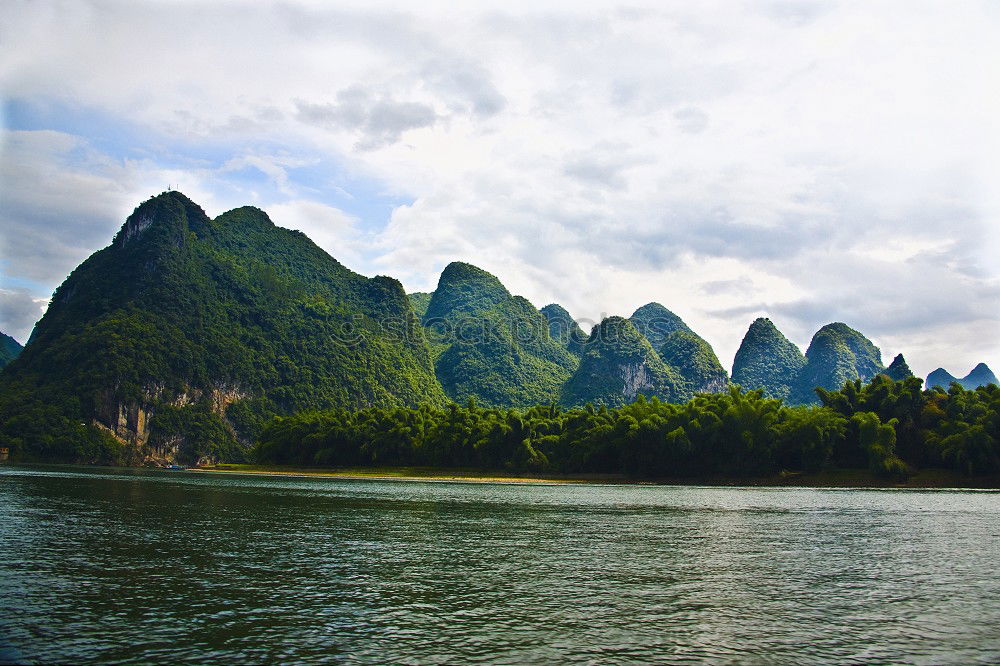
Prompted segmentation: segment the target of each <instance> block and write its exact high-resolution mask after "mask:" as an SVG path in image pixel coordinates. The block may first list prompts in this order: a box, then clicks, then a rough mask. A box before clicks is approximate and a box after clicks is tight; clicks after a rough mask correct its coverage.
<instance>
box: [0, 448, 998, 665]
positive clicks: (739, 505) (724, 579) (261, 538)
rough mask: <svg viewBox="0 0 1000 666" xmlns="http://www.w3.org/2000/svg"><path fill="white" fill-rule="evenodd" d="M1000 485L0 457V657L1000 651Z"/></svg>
mask: <svg viewBox="0 0 1000 666" xmlns="http://www.w3.org/2000/svg"><path fill="white" fill-rule="evenodd" d="M998 563H1000V494H997V493H995V492H986V491H980V492H976V491H947V490H850V489H815V488H809V489H796V488H718V487H692V486H640V485H632V486H629V485H600V484H593V485H591V484H581V485H575V484H574V485H567V484H552V485H533V484H501V483H462V482H408V481H375V480H364V481H354V480H343V479H316V478H294V477H292V478H289V477H269V476H237V475H215V474H203V473H194V472H162V471H148V472H143V471H129V470H108V469H87V468H36V467H30V468H29V467H16V466H4V467H0V605H2V607H3V611H2V613H0V662H32V663H37V662H41V663H52V662H116V663H119V662H120V663H132V662H143V663H148V662H171V663H178V662H181V663H183V662H188V663H195V662H197V663H248V662H249V663H259V662H281V663H319V662H324V663H328V662H349V663H386V662H394V663H457V664H464V663H538V662H550V663H551V662H581V663H636V662H655V663H713V664H716V663H722V664H725V663H739V664H754V663H760V664H784V663H789V664H792V663H794V664H809V663H815V664H829V663H844V664H851V663H858V664H871V663H887V662H892V663H914V664H945V663H953V664H974V663H997V662H1000V576H998V572H997V567H998Z"/></svg>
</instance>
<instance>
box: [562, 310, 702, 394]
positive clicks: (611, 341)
mask: <svg viewBox="0 0 1000 666" xmlns="http://www.w3.org/2000/svg"><path fill="white" fill-rule="evenodd" d="M688 393H689V391H688V388H687V384H686V382H685V381H684V378H683V377H681V376H680V374H678V373H677V371H676V370H674V369H673V368H671V367H669V366H667V365H666V364H665V363H663V361H662V360H660V357H659V356H658V355H657V353H656V352H655V351H654V350H653V347H652V346H651V345H650V344H649V341H648V340H647V339H646V338H645V337H644V336H643V335H641V334H640V333H639V331H638V330H636V328H635V326H634V325H633V324H632V322H630V321H629V320H628V319H624V318H622V317H608V318H607V319H605V320H604V321H602V322H601V325H600V326H595V327H594V330H593V331H592V332H591V334H590V338H589V339H588V340H587V344H586V347H585V351H584V353H583V356H582V357H581V359H580V367H579V368H578V369H577V371H576V372H575V373H574V374H573V376H572V378H570V380H569V381H568V382H567V383H566V385H565V386H564V387H563V392H562V400H561V402H562V404H564V405H567V406H570V407H573V406H579V405H585V404H587V403H593V404H597V405H606V406H608V407H617V406H621V405H627V404H629V403H631V402H633V401H635V399H636V398H637V397H638V396H639V395H644V396H646V397H657V398H660V399H661V400H664V401H667V402H680V401H682V400H684V399H685V398H686V396H687V395H688Z"/></svg>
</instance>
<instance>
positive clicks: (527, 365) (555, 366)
mask: <svg viewBox="0 0 1000 666" xmlns="http://www.w3.org/2000/svg"><path fill="white" fill-rule="evenodd" d="M423 325H424V327H425V330H426V333H427V337H428V339H429V340H430V343H431V345H432V347H433V349H434V353H435V370H436V373H437V378H438V381H440V382H441V386H442V387H443V388H444V391H445V393H446V394H447V395H448V397H450V398H452V399H453V400H456V401H458V402H465V401H466V400H468V399H469V398H475V399H476V400H478V401H479V402H481V403H483V404H486V405H497V406H499V405H506V406H528V405H532V404H539V403H545V402H552V401H555V400H557V399H558V396H559V389H560V387H561V386H562V385H563V383H565V382H566V380H567V379H569V376H570V373H572V372H573V370H575V369H576V367H577V359H576V357H575V356H573V355H572V354H570V353H569V352H568V351H567V350H566V349H565V348H564V347H563V345H562V344H560V342H558V341H556V340H553V339H552V338H551V337H550V336H549V327H548V322H547V321H546V319H545V316H544V315H542V314H541V313H540V312H539V311H538V310H536V309H535V307H534V306H533V305H532V304H531V303H529V302H528V301H527V300H525V299H524V298H522V297H520V296H512V295H511V294H510V292H509V291H507V289H506V288H505V287H504V286H503V285H502V284H500V281H499V280H498V279H497V278H496V277H495V276H493V275H491V274H490V273H488V272H486V271H484V270H482V269H480V268H477V267H475V266H472V265H470V264H465V263H462V262H453V263H451V264H449V265H448V266H447V267H446V268H445V269H444V272H442V273H441V278H440V280H439V281H438V286H437V289H436V290H435V291H434V295H433V296H432V297H431V300H430V303H429V304H428V306H427V311H426V313H425V314H424V317H423Z"/></svg>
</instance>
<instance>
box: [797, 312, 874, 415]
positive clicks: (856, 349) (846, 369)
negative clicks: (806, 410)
mask: <svg viewBox="0 0 1000 666" xmlns="http://www.w3.org/2000/svg"><path fill="white" fill-rule="evenodd" d="M884 371H885V366H884V365H882V353H881V352H880V351H879V349H878V347H876V346H875V345H874V344H872V341H871V340H869V339H868V338H866V337H865V336H864V335H862V334H861V333H860V332H858V331H856V330H854V329H853V328H851V327H850V326H847V325H846V324H842V323H840V322H834V323H832V324H827V325H826V326H824V327H823V328H821V329H819V330H818V331H817V332H816V334H815V335H813V339H812V342H810V343H809V349H807V350H806V365H805V367H804V368H803V369H802V372H801V373H800V374H799V379H798V382H797V390H796V391H793V393H792V401H793V402H797V403H801V404H815V403H818V402H819V398H818V397H817V396H816V393H815V389H816V387H822V388H824V389H827V390H830V391H835V390H837V389H839V388H841V387H842V386H843V385H844V384H845V383H846V382H853V381H855V380H858V379H860V380H861V381H862V382H868V381H870V380H871V379H872V378H873V377H875V375H877V374H879V373H881V372H884Z"/></svg>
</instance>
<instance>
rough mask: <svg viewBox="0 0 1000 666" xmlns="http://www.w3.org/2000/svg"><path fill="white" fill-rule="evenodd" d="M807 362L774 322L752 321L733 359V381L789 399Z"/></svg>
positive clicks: (747, 387) (773, 396)
mask: <svg viewBox="0 0 1000 666" xmlns="http://www.w3.org/2000/svg"><path fill="white" fill-rule="evenodd" d="M805 365H806V358H805V356H803V355H802V352H801V351H799V348H798V347H796V346H795V344H794V343H792V342H791V341H790V340H789V339H788V338H786V337H785V336H784V335H783V334H782V333H781V331H779V330H778V329H777V327H776V326H775V325H774V324H773V323H772V322H771V320H770V319H765V318H760V319H757V320H756V321H754V322H753V323H752V324H750V328H749V329H747V332H746V335H744V336H743V342H742V343H740V348H739V350H737V352H736V358H735V359H734V361H733V383H734V384H738V385H740V386H742V387H743V388H744V389H763V391H764V395H766V396H768V397H770V398H780V399H782V400H787V399H788V398H789V397H790V396H791V394H792V390H793V387H794V386H795V385H796V382H797V381H798V377H799V373H800V372H802V369H803V368H804V367H805Z"/></svg>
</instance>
